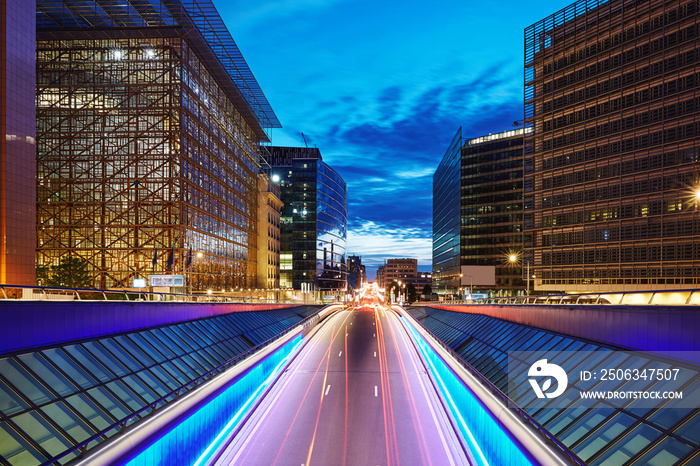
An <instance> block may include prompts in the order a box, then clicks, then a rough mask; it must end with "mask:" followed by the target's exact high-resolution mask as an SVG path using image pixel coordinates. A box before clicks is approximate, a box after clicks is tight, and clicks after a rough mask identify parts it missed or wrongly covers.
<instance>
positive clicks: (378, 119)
mask: <svg viewBox="0 0 700 466" xmlns="http://www.w3.org/2000/svg"><path fill="white" fill-rule="evenodd" d="M214 3H215V5H216V7H217V9H218V10H219V12H220V14H221V16H222V17H223V19H224V22H225V23H226V25H227V26H228V28H229V30H230V31H231V35H232V36H233V39H234V40H235V41H236V43H237V44H238V46H239V48H240V49H241V52H242V53H243V56H244V57H245V59H246V61H247V62H248V64H249V66H250V68H251V70H252V71H253V74H254V75H255V77H256V79H257V80H258V82H259V83H260V86H261V87H262V89H263V92H264V93H265V95H266V96H267V98H268V100H269V101H270V103H271V105H272V108H273V109H274V110H275V113H276V114H277V116H278V117H279V119H280V121H281V122H282V125H283V128H282V129H276V130H273V132H272V142H273V144H275V145H282V146H301V145H303V140H302V137H301V133H302V132H303V133H304V135H305V136H306V139H307V141H308V143H309V145H316V146H317V147H318V148H319V149H320V150H321V154H322V156H323V160H324V161H325V162H327V163H328V164H329V165H331V166H332V167H333V168H334V169H336V170H337V171H338V172H339V173H340V174H341V176H342V177H343V178H344V179H345V181H346V183H347V187H348V211H349V212H348V250H349V252H350V253H353V254H358V255H360V256H362V262H363V263H364V264H366V265H367V272H368V275H369V276H370V279H373V278H374V275H375V273H376V267H377V265H380V264H381V263H383V262H384V260H385V259H386V258H391V257H415V258H418V263H419V269H420V270H430V269H431V256H432V252H431V236H432V175H433V172H434V171H435V168H436V167H437V165H438V163H439V162H440V159H441V158H442V155H443V154H444V151H445V149H446V148H447V145H448V144H449V142H450V141H451V139H452V136H453V135H454V133H455V132H456V131H457V129H458V128H459V127H460V126H462V127H463V134H464V136H465V137H477V136H483V135H485V134H489V133H495V132H499V131H504V130H508V129H511V128H512V122H513V121H515V120H519V119H521V118H522V93H523V85H522V80H523V31H524V29H525V27H527V26H529V25H531V24H533V23H535V22H537V21H539V20H540V19H542V18H544V17H545V16H548V15H550V14H552V13H554V12H556V11H557V10H559V9H561V8H563V7H565V6H567V5H568V4H569V3H571V1H553V0H552V1H543V0H532V1H530V2H528V3H527V4H524V3H522V2H516V1H511V0H502V1H498V2H492V1H464V0H462V1H452V0H447V1H440V2H427V1H421V2H418V1H412V0H405V1H403V2H396V1H381V0H380V1H378V2H377V1H376V0H374V1H365V0H353V1H351V0H236V1H225V0H214ZM434 3H437V4H434ZM524 6H525V7H526V8H523V7H524Z"/></svg>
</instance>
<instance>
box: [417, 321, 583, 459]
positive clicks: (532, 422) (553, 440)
mask: <svg viewBox="0 0 700 466" xmlns="http://www.w3.org/2000/svg"><path fill="white" fill-rule="evenodd" d="M406 314H407V315H409V316H411V318H412V319H413V321H414V322H416V323H417V324H419V325H420V326H421V328H422V329H423V330H425V332H426V333H428V334H429V335H430V336H431V337H433V339H434V340H435V341H436V342H437V343H439V344H440V346H442V347H443V348H444V349H445V350H446V351H447V352H448V353H449V354H450V355H451V356H452V357H453V358H455V359H456V360H457V361H458V362H459V363H460V364H462V366H464V368H465V369H466V370H468V371H469V372H470V373H471V374H472V375H473V376H474V377H475V378H477V379H478V380H479V381H480V382H481V383H482V384H483V385H484V386H485V387H486V388H487V389H488V390H489V391H490V392H491V394H493V395H494V396H496V397H497V398H499V399H500V400H501V401H502V402H503V403H504V404H505V405H506V406H511V407H512V408H513V409H514V410H515V412H517V413H518V415H519V416H520V418H521V419H522V420H523V421H525V422H528V423H529V424H530V425H532V427H533V428H535V430H536V431H538V432H539V434H540V435H541V436H542V437H544V440H545V441H548V442H551V443H552V444H554V445H555V446H556V447H557V448H558V449H559V450H561V452H562V453H564V454H565V455H566V456H567V457H569V458H570V459H571V460H572V461H573V462H574V463H575V464H579V465H581V466H585V464H586V463H584V462H583V461H581V459H580V458H579V457H578V456H576V454H575V453H573V452H572V451H570V450H569V449H568V448H567V447H566V445H564V444H563V443H562V442H561V441H560V440H559V439H558V438H556V437H555V436H554V435H552V433H550V432H549V431H548V430H547V429H545V428H544V427H543V426H542V425H541V424H540V423H539V422H537V421H536V420H535V419H534V418H533V417H531V416H530V415H529V414H528V413H527V412H526V411H525V410H523V409H522V408H521V407H520V406H518V405H517V404H515V402H514V401H513V400H511V399H510V398H508V396H507V395H506V394H505V393H503V392H502V391H501V390H500V389H499V388H498V387H497V386H495V385H494V384H493V383H492V382H491V381H490V380H489V379H488V378H486V377H485V376H484V375H483V374H482V373H481V372H479V371H478V370H477V369H476V368H475V367H474V366H472V365H471V364H469V363H468V362H467V361H465V360H464V359H462V357H461V356H460V355H459V354H457V353H456V352H455V351H454V350H453V349H452V348H450V347H449V346H448V345H447V344H446V343H445V342H443V341H442V340H441V339H440V338H438V337H437V336H436V335H435V334H434V333H433V332H432V331H431V330H430V329H429V328H428V327H426V326H425V324H423V322H421V321H419V320H418V319H416V318H415V317H413V316H412V315H411V314H410V313H409V312H406Z"/></svg>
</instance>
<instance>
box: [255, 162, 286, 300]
mask: <svg viewBox="0 0 700 466" xmlns="http://www.w3.org/2000/svg"><path fill="white" fill-rule="evenodd" d="M280 197H281V194H280V188H279V186H278V185H277V184H276V183H272V182H271V181H270V178H269V177H268V176H267V175H266V174H264V173H261V174H259V175H258V267H257V268H258V285H257V286H258V288H264V289H277V288H279V287H280V215H281V212H282V201H281V200H280Z"/></svg>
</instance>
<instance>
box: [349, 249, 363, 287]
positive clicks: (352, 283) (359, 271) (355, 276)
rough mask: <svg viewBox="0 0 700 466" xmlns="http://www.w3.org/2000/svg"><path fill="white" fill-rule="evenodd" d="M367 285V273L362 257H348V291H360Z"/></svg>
mask: <svg viewBox="0 0 700 466" xmlns="http://www.w3.org/2000/svg"><path fill="white" fill-rule="evenodd" d="M366 284H367V271H366V269H365V266H364V265H362V258H361V257H360V256H348V290H349V291H351V290H360V289H361V288H362V287H363V286H364V285H366Z"/></svg>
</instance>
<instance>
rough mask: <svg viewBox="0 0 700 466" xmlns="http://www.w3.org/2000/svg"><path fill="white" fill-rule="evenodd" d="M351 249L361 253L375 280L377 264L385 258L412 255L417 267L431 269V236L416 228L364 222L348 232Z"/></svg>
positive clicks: (351, 251) (353, 251) (369, 273)
mask: <svg viewBox="0 0 700 466" xmlns="http://www.w3.org/2000/svg"><path fill="white" fill-rule="evenodd" d="M348 251H349V252H350V253H351V254H358V255H361V256H362V263H363V264H364V265H365V267H366V268H367V275H368V277H369V279H370V280H374V278H375V277H376V273H377V267H379V266H380V265H382V264H383V263H384V261H385V260H386V259H390V258H401V257H411V258H415V259H418V269H419V270H422V271H426V270H430V269H431V265H430V264H431V262H432V247H431V240H430V237H429V236H428V237H426V236H425V232H424V231H422V230H420V229H416V228H395V229H392V228H387V227H386V226H385V225H382V224H377V223H375V222H372V221H365V222H364V223H363V224H362V225H356V226H355V227H354V228H351V229H349V231H348Z"/></svg>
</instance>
